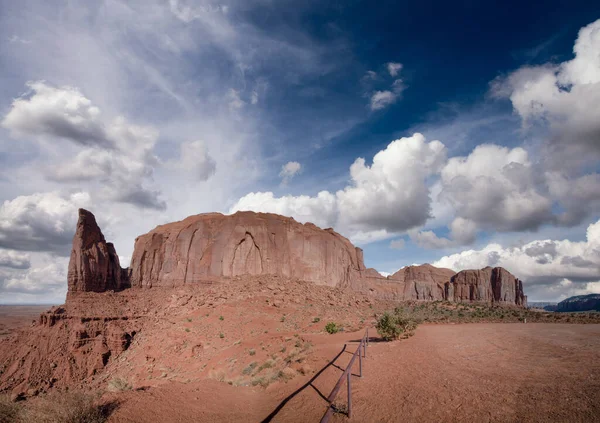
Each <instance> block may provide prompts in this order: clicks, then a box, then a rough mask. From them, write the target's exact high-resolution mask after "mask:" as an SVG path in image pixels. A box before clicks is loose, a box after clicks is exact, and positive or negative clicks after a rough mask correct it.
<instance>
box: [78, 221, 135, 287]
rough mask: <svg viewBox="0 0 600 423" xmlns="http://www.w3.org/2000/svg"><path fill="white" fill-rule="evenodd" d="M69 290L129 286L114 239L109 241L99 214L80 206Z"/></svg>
mask: <svg viewBox="0 0 600 423" xmlns="http://www.w3.org/2000/svg"><path fill="white" fill-rule="evenodd" d="M67 282H68V287H69V292H78V291H93V292H105V291H109V290H120V289H123V288H126V287H128V286H129V284H128V282H127V273H126V271H125V270H123V269H121V266H120V264H119V256H118V255H117V253H116V251H115V247H114V245H113V244H112V243H110V242H106V240H105V239H104V235H102V231H101V230H100V228H99V227H98V224H97V223H96V218H95V217H94V215H93V214H92V213H90V212H89V211H87V210H84V209H79V220H78V221H77V229H76V230H75V236H74V237H73V248H72V250H71V259H70V261H69V270H68V274H67Z"/></svg>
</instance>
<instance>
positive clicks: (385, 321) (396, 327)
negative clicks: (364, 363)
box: [375, 308, 418, 341]
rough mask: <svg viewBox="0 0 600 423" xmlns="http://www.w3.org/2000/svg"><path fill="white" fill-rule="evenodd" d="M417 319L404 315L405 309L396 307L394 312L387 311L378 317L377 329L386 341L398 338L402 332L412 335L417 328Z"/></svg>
mask: <svg viewBox="0 0 600 423" xmlns="http://www.w3.org/2000/svg"><path fill="white" fill-rule="evenodd" d="M417 325H418V322H417V321H416V320H415V319H412V318H409V317H406V316H404V314H403V310H401V309H398V308H396V309H395V310H394V313H389V312H385V313H383V314H382V315H381V316H380V317H379V318H378V319H377V324H376V325H375V329H377V333H379V335H380V336H381V337H382V338H383V339H384V340H386V341H391V340H393V339H398V338H399V337H400V335H401V334H402V333H406V334H407V335H408V336H412V334H413V332H414V331H415V329H416V328H417Z"/></svg>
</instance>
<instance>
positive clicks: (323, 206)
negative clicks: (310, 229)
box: [229, 191, 337, 228]
mask: <svg viewBox="0 0 600 423" xmlns="http://www.w3.org/2000/svg"><path fill="white" fill-rule="evenodd" d="M240 210H251V211H256V212H264V213H277V214H281V215H284V216H292V217H294V218H295V219H296V220H298V221H299V222H303V223H305V222H312V223H314V224H315V225H317V226H320V227H322V228H326V227H331V226H333V225H334V223H335V219H336V216H337V203H336V199H335V195H333V194H331V193H329V192H327V191H321V192H320V193H318V194H317V196H316V197H309V196H307V195H300V196H296V197H295V196H292V195H287V196H284V197H279V198H276V197H275V196H274V195H273V193H272V192H256V193H254V192H251V193H250V194H247V195H245V196H243V197H242V198H240V199H239V200H238V201H237V203H235V205H234V206H233V207H232V208H231V209H230V210H229V212H230V213H235V212H236V211H240Z"/></svg>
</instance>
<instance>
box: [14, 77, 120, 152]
mask: <svg viewBox="0 0 600 423" xmlns="http://www.w3.org/2000/svg"><path fill="white" fill-rule="evenodd" d="M27 86H28V87H29V88H30V92H29V93H27V94H26V95H25V96H23V97H21V98H18V99H16V100H14V101H13V103H12V106H11V109H10V111H9V112H8V114H7V115H6V116H5V117H4V119H3V120H2V126H3V127H4V128H6V129H8V130H10V131H11V133H12V134H13V135H15V136H34V137H35V136H54V137H59V138H64V139H68V140H71V141H73V142H75V143H78V144H81V145H100V146H103V147H113V143H112V141H111V140H109V139H108V137H107V134H106V131H105V128H104V125H103V124H102V121H101V120H100V109H98V108H97V107H95V106H93V105H92V103H91V101H90V100H88V99H87V98H85V97H84V96H83V95H82V94H81V93H80V92H79V90H78V89H77V88H74V87H69V86H64V87H60V88H55V87H52V86H50V85H47V84H46V83H45V82H44V81H36V82H28V83H27Z"/></svg>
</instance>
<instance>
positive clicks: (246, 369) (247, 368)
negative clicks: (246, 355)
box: [242, 361, 258, 375]
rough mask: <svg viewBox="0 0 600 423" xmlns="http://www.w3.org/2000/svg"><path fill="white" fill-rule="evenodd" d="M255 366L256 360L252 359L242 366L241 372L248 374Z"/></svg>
mask: <svg viewBox="0 0 600 423" xmlns="http://www.w3.org/2000/svg"><path fill="white" fill-rule="evenodd" d="M256 366H258V363H257V362H256V361H253V362H252V363H250V364H248V366H247V367H246V368H244V370H242V373H243V374H245V375H249V374H251V373H252V371H253V370H254V369H255V368H256Z"/></svg>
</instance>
